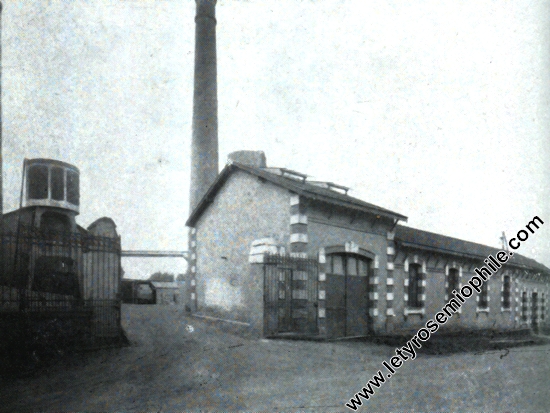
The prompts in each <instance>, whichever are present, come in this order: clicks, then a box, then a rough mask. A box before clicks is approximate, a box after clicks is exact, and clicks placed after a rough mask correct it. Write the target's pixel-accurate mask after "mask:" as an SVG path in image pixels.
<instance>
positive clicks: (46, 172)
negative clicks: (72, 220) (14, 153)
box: [24, 159, 80, 214]
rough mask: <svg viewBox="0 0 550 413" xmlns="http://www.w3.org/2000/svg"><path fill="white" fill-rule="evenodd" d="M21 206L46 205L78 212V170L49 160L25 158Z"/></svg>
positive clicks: (66, 164) (63, 163)
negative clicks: (23, 193)
mask: <svg viewBox="0 0 550 413" xmlns="http://www.w3.org/2000/svg"><path fill="white" fill-rule="evenodd" d="M24 173H25V184H24V185H25V186H24V187H25V197H24V206H46V207H56V208H63V209H68V210H71V211H73V212H76V213H77V214H78V213H79V205H80V171H79V170H78V168H77V167H76V166H73V165H70V164H68V163H65V162H61V161H56V160H53V159H28V160H26V161H25V172H24Z"/></svg>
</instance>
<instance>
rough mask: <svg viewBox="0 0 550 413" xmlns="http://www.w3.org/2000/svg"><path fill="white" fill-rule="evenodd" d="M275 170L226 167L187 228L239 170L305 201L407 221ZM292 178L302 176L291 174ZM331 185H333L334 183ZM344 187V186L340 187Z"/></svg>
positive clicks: (378, 208) (193, 214)
mask: <svg viewBox="0 0 550 413" xmlns="http://www.w3.org/2000/svg"><path fill="white" fill-rule="evenodd" d="M275 169H278V168H265V169H264V168H255V167H251V166H247V165H243V164H239V163H237V162H233V163H230V164H228V165H227V166H226V167H225V168H224V169H223V170H222V171H221V172H220V174H219V175H218V177H217V178H216V181H215V182H214V183H213V184H212V186H211V187H210V188H209V190H208V191H207V192H206V194H205V195H204V196H203V198H202V199H201V201H200V202H199V204H198V205H197V206H196V207H195V209H194V210H193V211H192V212H191V215H190V216H189V219H188V220H187V222H186V225H187V226H190V227H192V226H194V225H195V224H196V222H197V221H198V219H199V218H200V216H201V215H202V213H203V212H204V211H205V210H206V208H207V207H208V205H209V204H210V203H211V202H212V201H213V200H214V198H215V197H216V194H217V193H218V191H219V190H220V188H221V187H222V186H223V185H224V183H225V182H226V181H227V179H228V177H229V176H230V175H231V174H232V173H233V172H235V171H237V170H240V171H244V172H246V173H249V174H251V175H254V176H257V177H258V178H261V179H265V180H266V181H268V182H271V183H272V184H274V185H277V186H279V187H282V188H285V189H288V190H289V191H292V192H294V193H296V194H298V195H300V196H303V197H304V198H308V199H312V200H315V201H322V202H326V203H329V204H333V205H338V206H342V207H345V208H350V209H355V210H358V211H363V212H368V213H371V214H376V215H380V216H384V217H388V218H391V219H397V220H403V221H406V220H407V217H406V216H404V215H401V214H398V213H397V212H393V211H390V210H389V209H385V208H382V207H379V206H376V205H373V204H369V203H368V202H365V201H362V200H360V199H357V198H354V197H351V196H349V195H347V193H346V194H343V193H340V192H337V191H334V190H332V189H329V188H324V187H321V186H319V185H315V184H313V183H310V182H308V181H307V180H305V178H304V179H300V180H298V179H294V178H289V177H287V176H284V175H283V174H281V175H279V174H276V173H273V172H270V170H271V171H273V170H275ZM281 170H282V171H286V172H292V171H289V170H286V169H281ZM293 174H294V175H301V176H305V175H303V174H298V173H293ZM333 185H334V184H333ZM342 188H343V187H342Z"/></svg>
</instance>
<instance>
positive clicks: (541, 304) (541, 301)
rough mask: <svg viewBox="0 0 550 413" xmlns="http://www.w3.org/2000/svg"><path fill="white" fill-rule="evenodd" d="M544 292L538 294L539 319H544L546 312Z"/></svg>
mask: <svg viewBox="0 0 550 413" xmlns="http://www.w3.org/2000/svg"><path fill="white" fill-rule="evenodd" d="M544 298H545V297H544V293H541V295H540V319H541V320H544V313H545V312H546V307H545V302H544Z"/></svg>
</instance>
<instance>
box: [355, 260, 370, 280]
mask: <svg viewBox="0 0 550 413" xmlns="http://www.w3.org/2000/svg"><path fill="white" fill-rule="evenodd" d="M357 264H358V268H357V270H358V272H359V275H360V276H361V277H368V275H369V262H368V261H366V260H357Z"/></svg>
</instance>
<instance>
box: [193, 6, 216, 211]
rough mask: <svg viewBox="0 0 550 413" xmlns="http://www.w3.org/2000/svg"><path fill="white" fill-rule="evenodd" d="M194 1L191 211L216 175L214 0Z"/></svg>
mask: <svg viewBox="0 0 550 413" xmlns="http://www.w3.org/2000/svg"><path fill="white" fill-rule="evenodd" d="M195 1H196V6H197V7H196V16H195V77H194V93H193V138H192V142H191V190H190V211H192V210H193V209H194V208H195V207H196V206H197V204H198V203H199V201H200V200H201V198H202V197H203V195H204V194H205V193H206V191H207V190H208V188H209V187H210V185H212V183H213V182H214V181H215V179H216V177H217V176H218V96H217V79H216V78H217V69H216V12H215V8H216V0H195Z"/></svg>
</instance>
